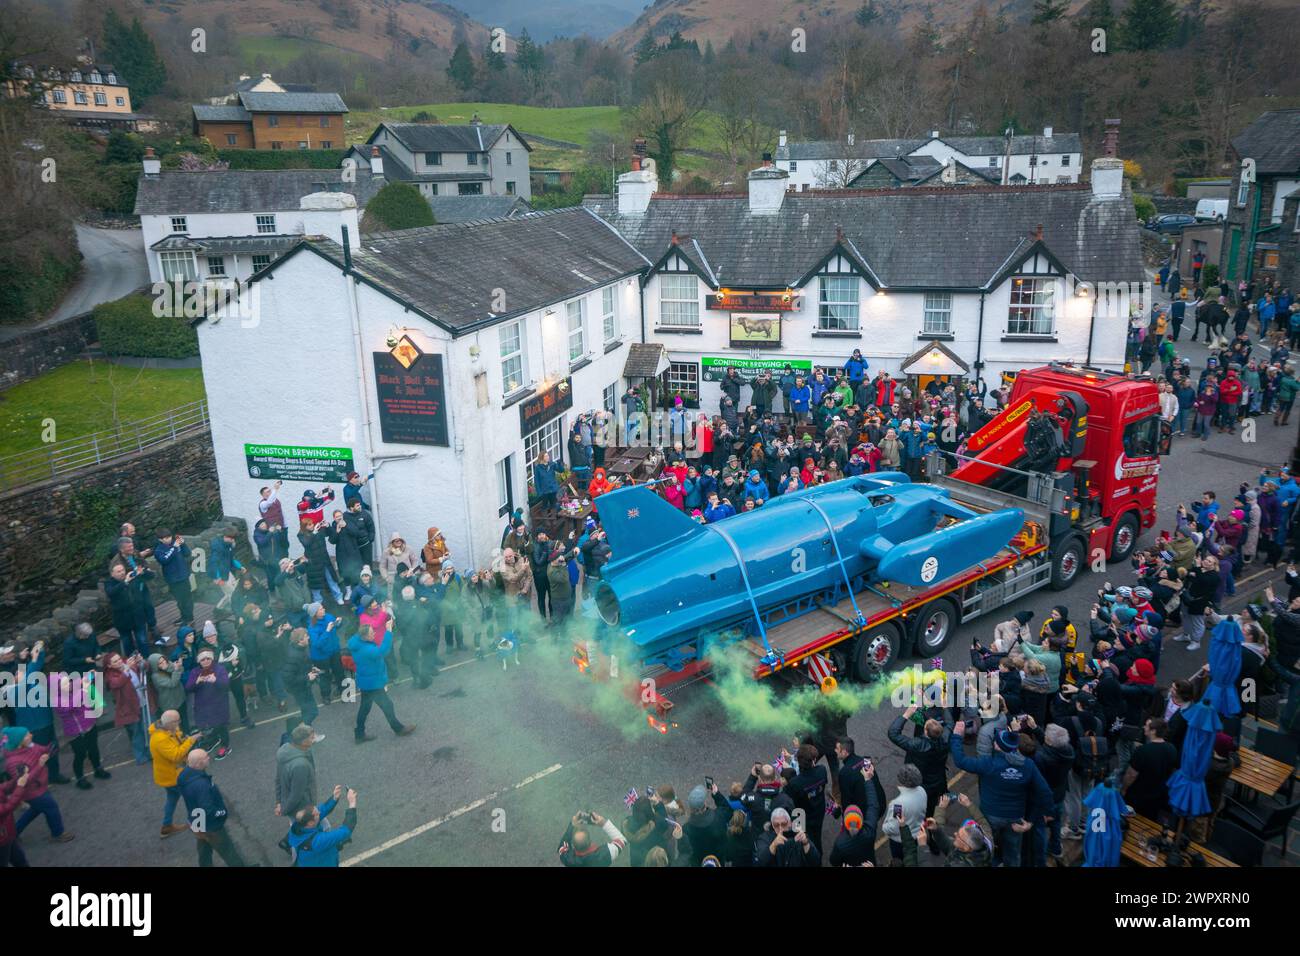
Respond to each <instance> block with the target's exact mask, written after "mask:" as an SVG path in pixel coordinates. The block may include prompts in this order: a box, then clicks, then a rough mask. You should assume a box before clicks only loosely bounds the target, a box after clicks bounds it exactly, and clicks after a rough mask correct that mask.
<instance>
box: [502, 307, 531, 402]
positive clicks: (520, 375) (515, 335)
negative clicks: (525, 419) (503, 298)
mask: <svg viewBox="0 0 1300 956" xmlns="http://www.w3.org/2000/svg"><path fill="white" fill-rule="evenodd" d="M500 335H501V391H502V392H503V393H504V394H506V395H509V394H511V393H512V392H517V391H519V389H521V388H523V387H524V385H526V384H527V383H526V382H525V381H524V326H523V323H522V322H508V323H506V324H505V325H503V326H501V333H500Z"/></svg>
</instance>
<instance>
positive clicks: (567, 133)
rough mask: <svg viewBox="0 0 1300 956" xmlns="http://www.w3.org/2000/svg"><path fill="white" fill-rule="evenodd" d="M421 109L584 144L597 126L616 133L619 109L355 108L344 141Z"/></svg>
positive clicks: (444, 119) (452, 120)
mask: <svg viewBox="0 0 1300 956" xmlns="http://www.w3.org/2000/svg"><path fill="white" fill-rule="evenodd" d="M420 112H425V113H429V114H430V115H432V116H436V117H438V122H440V123H447V124H450V125H458V124H464V123H468V122H469V121H470V120H471V119H472V118H473V116H474V114H475V113H477V114H478V118H479V119H481V120H482V121H483V122H484V123H509V124H510V125H511V126H513V127H514V128H515V129H517V130H519V132H521V133H523V134H524V135H525V136H527V135H528V134H529V133H535V134H536V135H538V136H547V137H550V138H551V139H562V140H567V141H568V142H570V143H579V144H581V145H586V143H587V142H588V141H589V138H590V136H591V134H592V133H593V132H595V131H597V130H600V131H604V132H606V133H608V134H609V135H611V136H618V135H619V133H620V130H621V129H622V125H621V123H622V120H621V116H622V110H621V109H620V108H619V107H617V106H567V107H556V108H550V107H545V106H515V105H513V104H511V103H429V104H427V105H424V106H394V107H391V108H389V109H382V110H359V111H356V112H353V113H351V114H349V115H348V141H349V142H353V143H360V142H364V141H365V139H366V137H368V136H369V135H370V134H371V133H372V132H374V129H375V127H376V126H378V125H379V124H380V123H382V122H385V121H389V122H396V123H404V122H409V121H410V119H411V117H413V116H415V114H417V113H420Z"/></svg>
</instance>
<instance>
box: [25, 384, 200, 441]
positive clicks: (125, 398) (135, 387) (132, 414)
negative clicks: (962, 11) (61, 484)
mask: <svg viewBox="0 0 1300 956" xmlns="http://www.w3.org/2000/svg"><path fill="white" fill-rule="evenodd" d="M115 394H116V396H117V405H118V418H119V419H120V420H121V421H123V422H129V421H132V420H135V419H140V418H148V417H149V416H151V415H157V414H160V413H161V412H165V411H167V410H168V409H172V408H176V407H178V406H180V405H187V404H189V403H190V402H196V401H198V400H199V399H201V398H203V397H204V391H203V373H202V371H201V370H199V369H197V368H177V369H171V368H167V369H151V368H146V369H138V368H128V367H126V366H123V365H110V364H108V363H106V362H93V363H92V362H73V363H71V364H69V365H64V366H63V367H62V368H57V369H55V370H54V371H52V372H49V373H47V374H45V375H42V376H41V377H40V378H35V379H32V380H31V381H30V382H23V383H22V384H21V385H15V386H14V387H13V388H11V389H8V390H7V391H5V392H3V393H0V458H3V457H4V456H5V455H13V454H16V453H18V452H22V451H28V450H30V449H32V448H39V447H40V446H41V445H42V444H43V442H42V440H41V439H42V431H43V430H44V428H45V426H44V424H43V423H44V422H45V420H46V419H53V421H54V427H55V435H54V438H55V440H56V441H60V442H63V441H67V440H69V439H72V438H81V437H83V436H86V435H90V434H92V433H94V432H99V431H106V430H108V429H110V428H112V427H113V397H114V395H115Z"/></svg>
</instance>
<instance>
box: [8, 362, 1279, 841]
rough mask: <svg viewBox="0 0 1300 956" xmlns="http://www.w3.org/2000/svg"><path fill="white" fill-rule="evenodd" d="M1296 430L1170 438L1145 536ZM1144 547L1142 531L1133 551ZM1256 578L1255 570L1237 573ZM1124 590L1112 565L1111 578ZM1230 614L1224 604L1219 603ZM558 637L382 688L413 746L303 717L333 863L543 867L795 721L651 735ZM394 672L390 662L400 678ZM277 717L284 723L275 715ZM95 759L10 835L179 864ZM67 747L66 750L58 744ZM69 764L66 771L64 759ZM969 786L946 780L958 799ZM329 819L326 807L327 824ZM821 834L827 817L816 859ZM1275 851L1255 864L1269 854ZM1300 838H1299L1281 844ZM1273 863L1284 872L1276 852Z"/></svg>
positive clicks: (862, 735)
mask: <svg viewBox="0 0 1300 956" xmlns="http://www.w3.org/2000/svg"><path fill="white" fill-rule="evenodd" d="M1180 344H1181V345H1182V347H1183V348H1184V349H1185V351H1186V353H1187V354H1188V356H1189V357H1190V358H1191V361H1192V365H1193V367H1194V368H1200V367H1202V366H1203V365H1204V360H1205V354H1206V353H1205V348H1204V346H1202V345H1199V344H1196V345H1192V344H1187V343H1180ZM1294 439H1295V429H1294V427H1292V428H1289V429H1284V428H1277V427H1274V426H1273V425H1272V422H1271V419H1268V418H1266V417H1265V418H1261V419H1259V420H1258V423H1257V427H1256V429H1255V434H1254V440H1253V441H1246V440H1244V439H1243V435H1242V433H1240V432H1239V433H1238V435H1237V436H1228V435H1220V434H1217V433H1216V434H1214V435H1212V436H1211V438H1210V440H1209V441H1208V442H1204V443H1203V442H1200V441H1197V440H1193V439H1191V438H1181V439H1179V438H1176V439H1175V440H1174V445H1173V449H1172V451H1171V454H1170V455H1169V457H1168V458H1166V459H1165V461H1164V463H1163V465H1162V468H1161V474H1160V493H1159V501H1158V516H1159V517H1158V522H1157V525H1156V528H1157V529H1160V528H1172V526H1173V514H1174V511H1175V509H1176V507H1177V505H1178V503H1179V502H1190V501H1192V500H1195V499H1196V498H1198V497H1199V496H1200V494H1201V492H1203V491H1205V490H1207V489H1214V490H1215V491H1216V492H1217V493H1218V495H1219V497H1220V499H1221V500H1225V501H1226V500H1229V499H1230V498H1231V496H1232V495H1233V494H1235V493H1236V489H1237V486H1238V485H1239V484H1240V483H1241V482H1243V481H1250V482H1251V483H1252V484H1253V483H1254V481H1255V479H1256V477H1257V475H1258V473H1259V469H1260V467H1261V466H1263V465H1269V466H1271V467H1274V468H1276V466H1277V465H1278V464H1279V463H1280V462H1282V461H1283V460H1285V459H1286V458H1287V457H1288V455H1289V453H1290V450H1291V444H1292V442H1293V441H1294ZM1153 538H1154V532H1152V531H1148V532H1146V533H1145V534H1144V535H1143V536H1142V542H1143V543H1145V542H1149V541H1151V540H1152V539H1153ZM1252 573H1253V572H1252ZM1109 576H1110V577H1112V578H1113V579H1114V580H1115V581H1116V582H1117V583H1119V582H1124V581H1130V580H1131V571H1130V569H1129V568H1128V567H1127V566H1125V567H1122V568H1117V569H1114V570H1113V571H1111V572H1110V574H1109ZM1278 576H1279V575H1278V574H1276V573H1268V574H1266V573H1263V572H1260V573H1259V575H1258V576H1253V577H1249V578H1248V579H1246V580H1244V581H1243V582H1242V583H1241V584H1240V585H1239V594H1238V598H1237V599H1236V601H1237V602H1238V604H1244V602H1245V601H1246V600H1248V599H1249V598H1250V597H1251V596H1252V595H1254V594H1257V593H1259V592H1261V591H1262V589H1263V588H1262V585H1263V583H1264V581H1265V580H1266V579H1267V578H1276V577H1278ZM1102 580H1103V576H1102V575H1098V574H1085V575H1083V576H1081V577H1080V579H1079V580H1078V581H1077V582H1076V583H1075V585H1074V586H1073V587H1072V588H1070V589H1069V590H1067V591H1063V592H1051V591H1046V590H1044V591H1039V592H1035V593H1034V594H1031V595H1028V596H1027V597H1025V598H1023V599H1021V600H1019V601H1017V602H1016V603H1014V604H1012V605H1009V606H1008V607H1007V608H1006V609H1005V610H1004V611H1001V612H997V613H994V614H992V615H989V616H987V617H986V618H983V619H977V620H975V621H972V622H970V623H968V624H964V625H962V626H961V627H959V628H958V629H957V631H956V633H955V635H954V637H953V639H952V643H951V644H950V645H949V648H950V651H949V653H950V654H953V655H954V657H955V658H960V659H962V660H964V659H965V648H966V647H968V646H969V643H970V641H971V640H972V639H973V638H977V637H979V638H985V639H987V638H988V637H989V636H990V635H991V632H992V628H993V625H994V624H995V623H996V622H997V621H1000V620H1004V619H1006V618H1009V617H1010V616H1011V615H1012V614H1013V613H1014V612H1015V611H1018V610H1022V609H1026V610H1033V611H1034V612H1035V619H1034V625H1035V626H1037V625H1038V624H1039V622H1041V620H1042V618H1043V616H1044V614H1045V613H1046V611H1047V609H1048V608H1049V607H1050V606H1052V605H1054V604H1064V605H1065V606H1066V607H1068V608H1069V610H1070V616H1071V618H1072V619H1074V620H1076V621H1086V620H1087V618H1088V610H1089V608H1090V606H1091V604H1092V603H1093V601H1094V600H1095V591H1096V589H1097V588H1098V587H1099V586H1100V584H1101V581H1102ZM1229 606H1230V608H1235V606H1236V605H1229ZM1206 648H1208V641H1207V642H1206V643H1205V645H1204V647H1203V648H1202V650H1200V651H1197V652H1189V651H1188V650H1187V649H1186V647H1185V646H1184V645H1181V644H1177V643H1174V642H1173V641H1170V640H1166V644H1165V651H1164V653H1163V655H1162V658H1161V669H1160V673H1159V675H1158V678H1159V680H1160V681H1161V682H1165V683H1167V682H1168V681H1170V680H1173V679H1175V678H1179V677H1188V676H1190V675H1191V674H1192V673H1194V672H1195V671H1196V670H1197V669H1198V668H1199V667H1200V665H1201V664H1202V663H1203V662H1204V660H1205V655H1206ZM569 657H570V649H569V647H567V646H566V645H565V644H564V643H563V642H561V643H559V644H557V645H552V644H550V643H549V641H548V640H546V639H543V641H542V643H540V644H536V645H526V646H525V647H524V648H523V651H522V653H521V656H520V661H521V663H520V665H519V666H518V667H516V666H515V665H513V664H511V665H510V668H509V669H508V670H506V671H503V670H502V669H501V666H500V663H499V662H498V661H497V660H496V659H495V658H489V659H488V660H485V661H476V660H474V658H473V654H472V652H469V651H467V652H462V653H459V654H456V653H452V654H449V655H447V663H448V665H449V666H448V667H447V668H445V669H444V670H443V671H442V673H440V674H439V675H438V677H437V678H436V679H435V681H434V683H433V686H432V687H430V688H428V689H426V690H418V689H416V688H414V687H413V686H412V685H411V684H410V683H409V682H407V681H402V682H398V683H396V684H395V685H394V687H393V690H392V697H393V701H394V703H395V705H396V708H397V713H398V715H399V717H400V719H401V720H402V721H404V722H414V723H416V724H417V725H418V728H417V730H416V732H415V733H414V734H413V735H411V736H410V737H406V738H396V737H395V736H393V735H392V733H391V732H390V731H389V730H388V728H387V727H386V725H385V724H384V721H383V717H382V715H381V714H380V713H379V712H378V711H377V710H376V711H374V712H372V714H371V716H370V724H369V728H370V732H371V733H373V734H375V735H376V737H377V739H376V740H375V741H373V742H371V743H366V744H364V745H361V746H357V745H355V744H354V743H353V740H352V736H353V735H352V723H353V721H354V720H355V714H356V710H355V705H352V704H345V703H335V704H333V705H331V706H329V707H326V708H323V709H322V712H321V716H320V718H319V719H318V720H317V722H316V727H317V729H318V731H319V732H322V733H324V734H325V735H326V739H325V740H324V741H322V742H321V743H319V744H317V745H316V747H315V750H314V752H315V754H316V761H317V770H318V781H319V784H320V786H321V789H322V792H321V794H320V797H321V798H322V799H323V798H324V796H325V795H326V793H325V791H326V790H327V789H328V788H330V787H332V786H333V785H334V784H343V785H346V786H351V787H355V788H356V789H357V791H358V793H359V812H360V825H359V827H358V830H357V832H356V835H355V839H354V840H353V841H352V843H351V844H350V845H349V846H348V847H346V849H345V850H344V853H343V865H344V866H465V865H495V866H503V865H509V866H546V865H552V866H553V865H557V861H556V857H555V853H554V851H555V847H556V845H557V843H558V842H559V840H560V837H561V836H562V835H563V833H564V829H565V827H566V825H567V821H568V820H569V818H570V817H571V816H572V815H573V813H574V812H576V811H577V810H580V809H593V810H596V811H598V812H600V813H602V814H604V815H606V816H608V817H610V818H612V819H614V820H615V821H616V822H621V821H622V819H623V816H624V810H623V806H622V799H623V795H624V794H625V793H627V792H628V790H629V789H631V788H634V787H635V788H643V787H645V786H647V785H651V784H655V785H658V784H663V783H670V784H672V785H673V786H674V787H675V788H676V791H677V794H678V797H679V799H683V800H684V798H685V795H686V793H687V792H688V791H689V790H690V789H691V788H692V787H693V786H694V785H695V784H697V783H699V782H702V781H703V778H704V776H705V775H710V776H713V777H715V778H716V779H717V781H718V783H719V785H720V786H722V787H724V789H725V787H726V785H727V784H728V783H730V782H731V781H732V780H743V778H744V776H745V774H746V772H747V769H748V767H749V766H750V765H751V764H752V763H753V762H755V761H770V760H771V759H772V758H773V757H774V756H775V755H776V754H777V752H778V751H779V750H780V748H781V747H782V746H786V747H788V746H789V744H790V735H791V733H792V732H793V731H794V730H795V728H794V727H789V728H785V727H775V726H769V725H770V724H771V723H772V720H771V719H766V718H765V717H764V715H765V714H767V715H769V716H770V714H771V713H772V712H774V711H775V710H776V709H777V707H778V706H779V704H780V698H779V696H778V697H776V698H774V699H772V700H769V701H761V700H760V701H759V702H758V703H757V704H755V705H754V707H751V708H750V709H749V710H748V711H746V713H748V714H749V716H748V717H743V718H742V717H740V716H738V714H737V712H736V711H735V710H734V709H733V710H732V711H728V710H727V709H726V708H724V707H723V706H722V704H721V702H720V699H719V696H718V693H717V688H716V687H715V686H713V685H711V684H710V683H709V682H707V681H705V682H699V683H696V684H693V685H691V686H689V687H687V688H683V689H682V690H681V691H680V692H679V693H678V694H676V695H673V700H674V702H675V705H676V706H675V708H674V710H673V711H672V713H671V720H670V724H671V726H670V727H669V728H668V732H667V733H658V732H656V731H655V730H653V729H651V728H649V727H648V726H647V725H646V723H645V719H644V716H643V714H642V713H641V712H640V711H639V710H638V709H637V708H636V707H634V706H632V705H630V704H627V703H626V702H624V701H623V700H622V698H621V697H619V695H618V694H617V692H614V691H612V689H611V687H610V686H609V685H600V684H598V683H594V682H593V681H592V680H591V678H590V677H588V676H585V675H580V674H579V673H578V672H577V670H576V668H574V667H573V665H572V663H571V662H570V660H569ZM404 673H405V670H404V669H403V674H404ZM896 713H897V712H896V711H895V710H894V709H893V708H892V707H891V706H890V705H889V704H888V703H885V704H883V705H882V706H881V707H879V708H874V709H873V708H864V709H863V710H861V711H859V712H858V713H857V714H855V715H854V716H853V717H852V718H851V720H850V722H849V731H850V734H851V735H852V736H853V737H854V738H855V739H856V740H857V742H858V750H859V752H861V753H866V754H869V755H870V756H871V757H872V758H873V759H874V760H875V763H876V766H877V768H878V772H879V773H880V774H881V779H882V780H883V781H884V782H885V784H886V789H887V791H889V792H890V793H891V794H892V793H893V790H894V782H895V780H896V777H897V772H898V769H899V767H900V765H901V755H900V754H899V753H898V752H897V750H896V748H895V747H893V746H892V745H891V744H889V743H888V741H887V739H886V736H885V731H886V728H887V727H888V725H889V723H890V721H891V720H892V719H893V718H894V716H895V715H896ZM254 716H255V719H256V721H257V726H256V727H255V728H254V729H251V730H244V729H242V728H241V729H235V730H234V734H233V738H232V739H233V752H232V753H231V754H230V756H229V757H228V758H227V759H225V760H224V761H220V762H216V761H214V763H213V765H212V772H213V774H214V776H215V778H216V780H217V781H218V783H219V785H220V786H221V789H222V792H223V794H224V795H225V797H226V801H227V804H228V805H229V807H230V811H231V814H230V815H231V821H232V822H231V825H230V826H231V832H232V835H233V836H234V839H235V841H236V842H237V844H238V845H239V846H240V847H241V848H242V850H243V851H244V852H245V854H246V856H247V857H248V858H249V859H250V860H251V861H256V862H259V863H261V864H262V865H274V866H284V865H286V864H287V862H288V860H287V857H286V856H285V854H284V853H283V852H282V851H280V850H279V849H278V848H277V847H276V843H277V842H278V841H279V839H280V838H281V837H282V836H283V835H284V833H285V832H286V831H287V827H288V824H287V822H286V821H285V820H284V819H282V818H279V817H277V816H275V814H274V803H275V800H274V773H275V751H276V749H277V747H278V746H279V740H280V734H281V732H282V731H283V729H284V726H285V718H284V716H282V715H280V714H278V713H277V712H276V711H275V709H274V708H273V707H272V708H270V709H268V708H267V707H266V706H265V705H264V706H263V708H262V709H261V710H260V711H255V712H254ZM289 716H292V715H289ZM102 747H103V750H104V757H105V762H106V764H108V765H111V769H112V772H113V778H112V779H111V780H108V781H96V782H95V787H94V789H93V790H91V791H79V790H76V789H74V788H71V787H58V788H55V790H54V792H55V794H56V796H57V798H58V800H59V803H60V805H61V806H62V808H63V813H64V817H65V820H66V821H67V824H68V827H69V829H71V830H73V831H74V832H75V833H76V834H77V836H76V839H75V840H74V841H72V842H70V843H67V844H50V843H48V842H47V840H46V836H47V834H46V832H45V826H44V823H43V822H40V821H38V822H36V823H34V824H33V825H32V827H31V828H30V829H29V830H28V831H27V832H26V833H25V834H24V836H23V843H24V846H25V847H26V849H27V853H28V855H29V857H30V858H31V859H32V862H33V863H34V864H35V865H38V866H106V865H114V866H123V865H131V866H192V865H194V862H195V846H194V840H193V838H192V837H191V836H190V835H189V834H187V833H181V834H179V835H177V836H173V837H170V838H168V839H166V840H163V839H160V838H159V836H158V829H159V826H160V823H161V808H162V803H163V796H162V792H161V791H160V790H159V789H158V788H157V787H155V786H154V785H153V782H152V776H151V772H150V768H149V767H147V766H145V767H137V766H135V765H134V764H133V762H132V761H131V757H130V748H129V746H128V744H127V741H126V739H125V737H124V735H123V732H122V731H119V730H114V731H111V732H108V733H107V734H104V735H103V736H102ZM64 753H65V754H66V753H67V750H66V749H65V751H64ZM65 772H66V764H65ZM970 784H971V781H970V780H969V778H967V779H965V780H962V779H961V778H960V777H959V778H958V779H957V780H956V782H955V784H954V785H955V786H956V787H957V788H958V789H966V788H968V787H969V786H970ZM341 818H342V811H341V810H339V811H336V819H339V820H341ZM834 827H835V824H834V822H833V821H830V820H829V819H828V821H827V823H826V831H825V832H826V837H827V843H826V846H827V848H828V849H829V845H830V840H831V839H832V838H833V833H834V832H835V831H834ZM1276 845H1277V844H1276V841H1274V843H1273V844H1271V848H1270V849H1269V850H1268V851H1267V853H1266V864H1267V865H1278V864H1279V863H1281V862H1282V860H1281V859H1280V858H1279V855H1278V851H1277V849H1276ZM1293 845H1300V841H1297V843H1296V844H1293ZM1287 862H1292V863H1293V862H1296V861H1295V860H1293V859H1292V860H1288V861H1287Z"/></svg>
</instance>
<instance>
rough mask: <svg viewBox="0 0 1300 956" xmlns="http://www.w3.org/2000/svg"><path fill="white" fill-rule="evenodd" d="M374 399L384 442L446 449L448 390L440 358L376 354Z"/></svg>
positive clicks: (386, 353)
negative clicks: (377, 408) (437, 446)
mask: <svg viewBox="0 0 1300 956" xmlns="http://www.w3.org/2000/svg"><path fill="white" fill-rule="evenodd" d="M373 355H374V362H375V398H376V400H377V401H378V403H379V429H380V432H381V434H382V435H383V438H384V441H385V442H386V443H389V444H397V445H441V446H443V447H444V448H445V447H447V446H448V445H449V444H450V442H449V441H448V438H447V389H446V382H445V381H444V379H443V377H442V356H441V355H436V354H424V353H421V352H419V351H418V350H414V352H413V353H412V352H410V351H408V352H405V353H403V355H402V356H401V358H402V359H404V360H406V362H409V365H405V364H404V362H403V361H399V358H398V356H396V355H394V354H393V353H391V352H375V353H373Z"/></svg>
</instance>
